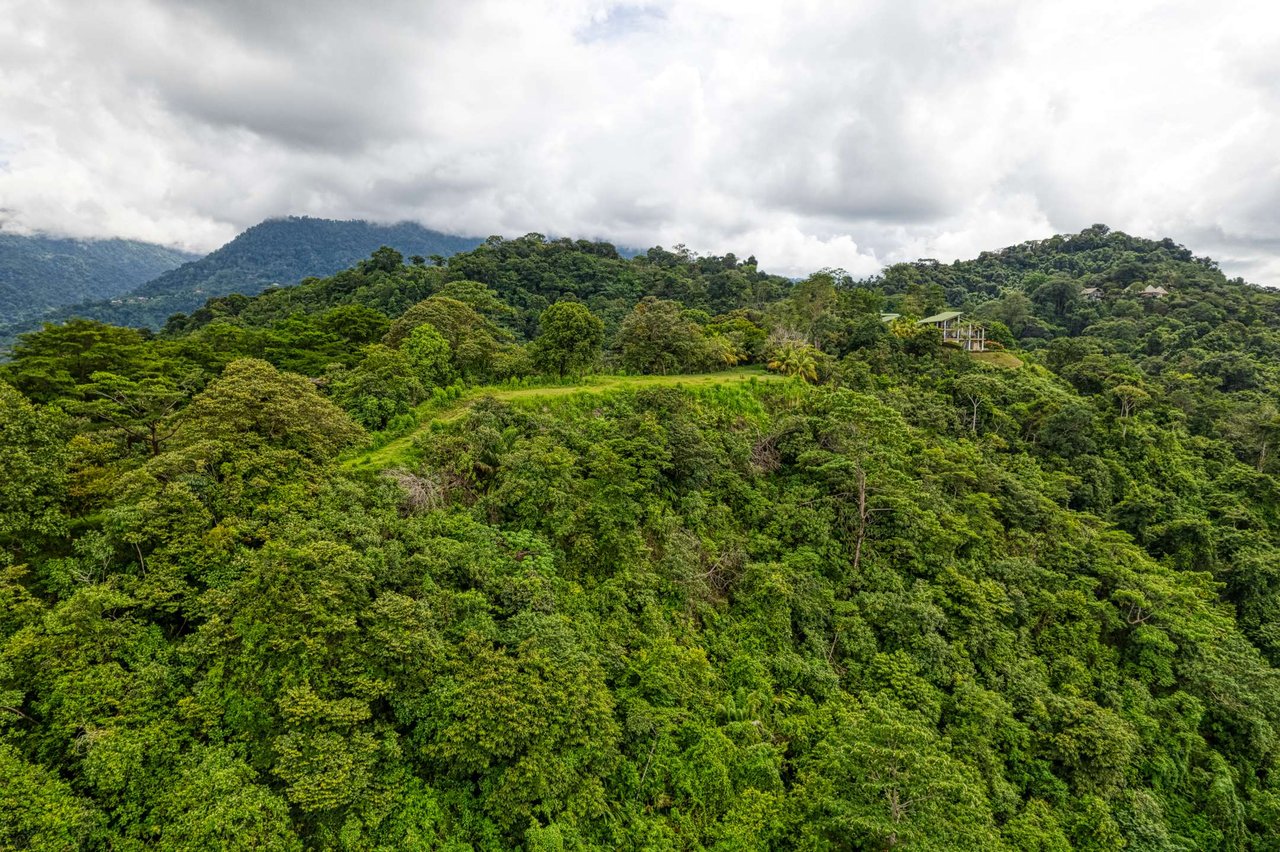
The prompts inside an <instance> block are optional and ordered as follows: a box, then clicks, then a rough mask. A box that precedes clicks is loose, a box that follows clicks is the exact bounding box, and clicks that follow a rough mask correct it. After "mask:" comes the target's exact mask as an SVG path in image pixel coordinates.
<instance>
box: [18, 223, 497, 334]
mask: <svg viewBox="0 0 1280 852" xmlns="http://www.w3.org/2000/svg"><path fill="white" fill-rule="evenodd" d="M481 242H483V240H482V239H481V238H479V237H459V236H454V235H451V234H444V233H441V232H439V231H432V230H429V229H427V228H424V227H422V226H421V225H418V224H415V223H412V222H401V223H399V224H396V225H378V224H374V223H371V222H366V221H363V220H335V219H314V218H310V217H305V216H290V217H286V218H280V219H268V220H266V221H265V222H262V223H260V224H257V225H254V226H253V227H252V228H249V229H248V230H246V231H244V232H243V233H241V234H240V235H239V236H237V237H236V238H235V239H233V240H232V241H231V242H229V243H227V244H226V245H224V246H223V247H222V248H220V249H217V250H216V251H213V252H211V253H210V254H208V255H206V256H204V257H202V258H199V259H198V260H192V261H191V262H189V263H184V264H182V265H181V266H178V267H177V268H169V269H167V270H165V271H163V272H162V273H161V274H159V275H157V276H153V277H152V278H151V279H149V280H146V281H145V282H140V283H139V284H138V285H136V286H135V287H134V288H133V289H130V290H129V291H127V292H120V293H117V294H114V295H115V298H106V299H102V298H99V299H96V300H92V301H89V300H86V301H81V302H80V303H78V304H71V305H69V306H66V307H61V308H58V309H56V310H53V311H49V312H47V313H45V314H44V315H42V316H38V317H27V318H26V319H27V320H28V321H27V322H24V323H20V324H18V325H10V326H9V327H7V328H0V340H3V339H6V338H9V339H11V338H12V337H13V336H14V335H16V334H19V333H21V332H23V331H27V330H30V329H31V328H35V327H37V326H38V325H39V322H62V321H65V320H67V319H70V318H72V317H85V318H89V319H97V320H101V321H103V322H108V323H113V324H116V325H125V326H140V327H148V328H152V329H158V328H160V327H161V326H163V325H164V323H165V321H166V320H167V319H168V318H169V317H170V316H172V315H173V314H177V313H189V312H191V311H193V310H195V309H197V308H199V307H200V306H202V305H203V304H204V303H205V301H206V300H208V299H210V298H213V297H215V296H225V295H228V294H230V293H243V294H244V295H247V296H253V295H256V294H258V293H261V292H262V291H263V290H266V289H267V288H269V287H272V286H274V285H287V284H296V283H298V282H299V281H302V280H303V279H305V278H310V277H324V276H328V275H332V274H334V273H335V272H338V271H340V270H343V269H346V268H348V267H350V266H352V265H353V264H354V263H356V262H357V261H359V260H361V259H363V258H365V257H368V256H369V255H370V254H371V253H372V252H373V251H374V250H375V249H377V248H379V247H380V246H383V245H388V246H391V247H392V248H394V249H396V250H398V251H399V252H401V253H402V254H403V255H404V256H405V257H412V256H414V255H422V256H424V257H429V256H430V255H434V254H438V255H443V256H449V255H452V254H455V253H457V252H459V251H466V250H468V249H472V248H475V247H476V246H477V245H479V244H480V243H481Z"/></svg>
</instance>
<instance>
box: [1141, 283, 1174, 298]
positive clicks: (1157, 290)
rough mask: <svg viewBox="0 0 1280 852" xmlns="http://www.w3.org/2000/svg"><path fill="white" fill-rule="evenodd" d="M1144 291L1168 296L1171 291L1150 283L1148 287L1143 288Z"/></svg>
mask: <svg viewBox="0 0 1280 852" xmlns="http://www.w3.org/2000/svg"><path fill="white" fill-rule="evenodd" d="M1142 292H1143V293H1152V294H1159V295H1161V296H1167V295H1169V291H1168V290H1166V289H1164V288H1163V287H1152V286H1151V285H1150V284H1148V285H1147V286H1146V288H1145V289H1143V291H1142Z"/></svg>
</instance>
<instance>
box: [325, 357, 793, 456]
mask: <svg viewBox="0 0 1280 852" xmlns="http://www.w3.org/2000/svg"><path fill="white" fill-rule="evenodd" d="M786 380H787V379H786V377H785V376H780V375H777V374H776V373H769V372H766V371H764V370H762V369H760V368H758V367H740V368H737V369H732V370H722V371H720V372H718V373H694V374H690V375H672V376H592V377H590V378H588V379H587V380H584V381H583V382H581V383H580V384H573V385H544V386H540V387H539V386H535V387H528V388H511V387H503V386H501V385H483V386H481V387H476V388H469V389H468V390H467V391H466V392H464V393H463V395H462V396H460V397H457V398H456V399H452V400H449V401H448V402H447V403H445V404H443V405H441V404H439V403H434V402H426V403H423V404H422V405H420V406H418V408H417V413H418V415H419V416H418V425H417V426H416V427H415V428H414V429H412V430H410V431H409V432H406V433H405V434H404V435H401V436H399V437H398V438H395V439H393V440H391V441H389V442H388V443H386V444H384V445H383V446H381V447H378V448H377V449H362V450H358V451H354V452H352V453H350V454H348V455H347V457H346V458H344V459H343V460H342V466H343V467H345V468H348V469H351V470H385V469H387V468H390V467H394V466H395V465H396V463H397V462H399V461H400V460H402V459H403V457H404V455H405V454H406V453H407V452H408V451H410V450H411V449H412V447H413V440H414V438H416V437H417V436H418V435H419V434H421V433H422V432H423V431H424V430H426V429H429V428H431V424H432V423H436V422H441V421H447V420H451V419H453V418H455V417H457V416H459V415H460V414H461V413H462V412H463V411H464V410H465V409H467V408H470V407H471V406H472V405H473V404H474V403H475V402H477V401H478V400H481V399H486V398H493V399H520V400H533V399H543V398H554V397H561V396H570V395H573V394H579V393H605V392H607V391H614V390H623V389H627V388H645V387H691V388H697V387H710V386H712V385H722V384H731V383H734V382H750V381H765V382H770V381H786Z"/></svg>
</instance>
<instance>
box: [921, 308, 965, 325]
mask: <svg viewBox="0 0 1280 852" xmlns="http://www.w3.org/2000/svg"><path fill="white" fill-rule="evenodd" d="M960 315H961V311H943V312H942V313H940V314H934V315H933V316H931V317H925V318H924V319H922V320H920V323H919V324H920V325H933V324H934V323H939V322H947V321H949V320H953V319H956V318H958V317H959V316H960Z"/></svg>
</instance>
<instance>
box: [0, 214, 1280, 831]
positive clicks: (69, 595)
mask: <svg viewBox="0 0 1280 852" xmlns="http://www.w3.org/2000/svg"><path fill="white" fill-rule="evenodd" d="M1149 282H1161V283H1162V284H1163V285H1164V286H1165V287H1166V289H1168V290H1169V291H1170V295H1169V296H1167V297H1164V298H1152V297H1149V296H1142V295H1140V291H1141V290H1142V288H1143V287H1145V286H1146V283H1149ZM1085 285H1089V286H1096V287H1099V289H1101V290H1102V291H1103V292H1104V293H1105V297H1104V298H1102V299H1100V300H1098V299H1092V298H1089V297H1086V296H1084V295H1083V288H1084V286H1085ZM570 296H572V297H573V298H572V299H571V298H569V297H570ZM947 304H951V305H954V306H958V307H962V308H963V309H964V310H966V311H971V312H973V313H976V314H978V315H980V316H988V317H995V318H997V319H991V320H988V322H989V328H996V326H995V325H994V324H995V323H996V322H999V323H1001V326H1000V327H999V329H997V330H1000V329H1003V330H1000V335H1001V336H1002V337H1004V338H1005V339H1007V340H1008V342H1009V343H1010V344H1011V345H1013V346H1014V347H1016V351H1017V355H1016V357H1014V356H1010V357H1009V359H1008V360H1002V361H1001V362H1000V363H1002V364H1004V365H1006V367H1007V368H1001V367H997V366H992V365H991V364H990V363H988V360H989V359H988V360H984V359H980V358H976V357H973V356H971V355H970V354H969V353H966V352H963V351H960V350H958V349H956V348H954V347H951V346H947V345H944V344H943V343H942V341H941V340H940V338H939V335H938V334H937V332H936V330H933V329H929V328H926V327H923V326H920V325H918V324H916V323H915V322H914V321H913V320H912V317H913V316H919V315H921V314H922V313H924V312H925V311H934V310H937V309H939V308H940V307H942V306H944V305H947ZM1278 307H1280V297H1277V296H1276V294H1275V293H1272V292H1270V291H1264V290H1261V289H1258V288H1253V287H1250V286H1248V285H1246V284H1244V283H1243V282H1238V281H1237V282H1232V281H1228V280H1226V279H1225V278H1224V277H1223V276H1222V275H1221V274H1220V273H1219V272H1217V270H1216V269H1215V268H1214V267H1213V266H1212V264H1211V263H1209V262H1207V261H1203V260H1199V259H1196V258H1193V257H1191V256H1190V255H1189V253H1186V252H1185V250H1183V249H1181V248H1180V247H1178V246H1176V245H1174V244H1172V243H1168V242H1160V243H1155V242H1150V241H1143V240H1137V239H1135V238H1132V237H1128V236H1126V235H1120V234H1114V233H1112V232H1109V231H1105V230H1104V229H1098V228H1095V229H1090V230H1089V231H1086V232H1084V233H1083V234H1080V235H1074V236H1069V237H1059V238H1054V239H1052V240H1048V241H1043V242H1041V243H1035V244H1028V245H1025V246H1020V247H1014V248H1012V249H1006V250H1004V251H1002V252H995V253H989V254H986V255H983V256H982V257H980V258H978V259H977V260H975V261H969V262H965V263H960V264H954V265H951V266H942V265H938V264H933V263H928V262H921V263H917V264H906V265H899V266H895V267H891V268H890V269H888V270H886V272H885V274H884V275H883V276H881V277H879V278H877V279H873V280H869V281H860V282H855V281H851V280H849V279H848V277H847V276H844V275H843V274H842V273H839V271H838V270H825V271H823V272H820V273H817V274H815V275H814V276H811V277H810V278H808V279H806V280H805V281H802V282H797V283H796V284H794V285H790V284H787V283H786V282H782V281H780V280H777V279H774V278H772V277H770V276H765V275H763V274H762V273H759V272H758V271H757V270H756V269H755V264H754V262H747V263H740V262H738V261H737V260H736V259H734V258H732V257H726V258H698V257H696V256H694V255H692V254H691V253H688V252H682V251H680V250H677V251H675V252H666V251H664V250H661V249H655V250H652V251H650V252H649V253H648V254H647V255H645V256H642V257H639V258H633V259H631V260H625V259H623V258H621V257H619V256H618V255H617V253H616V251H615V250H613V248H612V247H610V246H607V245H606V244H600V243H585V242H579V243H574V242H571V241H558V240H557V241H547V240H545V239H544V238H541V237H538V236H537V235H530V236H528V237H523V238H520V239H519V240H511V241H503V240H490V241H489V242H487V243H485V244H484V245H483V246H481V247H479V248H477V249H476V250H475V251H473V252H469V253H465V254H462V255H458V256H456V257H455V258H451V259H450V260H449V261H448V262H447V263H446V264H442V265H437V266H429V265H427V264H425V262H424V263H414V262H412V261H411V262H410V263H408V264H406V263H405V262H404V259H403V257H401V256H399V254H398V253H397V252H395V251H394V250H390V249H388V250H379V251H377V252H375V253H374V254H373V255H372V256H370V257H369V258H368V259H367V260H365V261H362V262H361V263H360V264H358V265H357V266H355V267H353V268H352V269H349V270H346V271H344V272H341V273H338V274H337V275H334V276H332V277H330V278H327V279H323V280H313V281H309V282H307V283H304V284H302V285H299V286H298V287H293V288H283V289H280V290H276V291H272V292H269V293H264V294H263V295H261V296H259V297H257V298H252V299H250V298H243V299H215V300H211V301H210V302H209V303H208V304H207V305H206V307H205V308H204V309H202V310H201V311H198V312H196V313H195V314H193V315H192V316H190V317H187V318H182V319H179V320H175V321H174V322H173V323H170V325H169V326H168V327H167V328H166V330H165V331H164V332H163V333H161V334H159V335H156V336H148V335H144V334H142V333H140V332H137V331H132V330H128V329H120V328H115V327H112V326H107V325H103V324H100V323H93V322H88V321H80V322H76V323H71V324H68V325H65V326H53V327H49V328H46V329H45V330H43V331H40V332H37V333H34V334H32V335H29V336H27V337H25V338H23V340H22V341H21V342H20V345H19V346H17V347H16V348H15V353H14V354H15V357H14V359H13V361H12V362H11V363H10V364H7V365H5V366H4V367H3V379H4V381H3V383H0V473H2V474H3V476H0V777H2V778H5V779H6V781H7V782H8V783H7V784H0V833H2V834H3V838H4V842H5V845H9V846H15V847H19V848H21V847H32V848H89V849H98V848H101V849H107V848H140V847H143V846H158V847H160V848H172V849H187V848H211V849H212V848H236V847H237V846H239V847H244V848H271V849H301V848H325V849H327V848H343V849H392V848H455V849H461V848H473V849H506V848H520V847H523V848H536V849H564V848H681V849H701V848H720V849H769V848H777V849H792V848H805V849H809V848H860V849H863V848H865V849H884V848H897V847H902V848H919V849H939V850H941V849H983V850H986V849H1046V850H1069V849H1098V850H1102V849H1108V850H1109V849H1116V848H1135V849H1169V850H1173V849H1200V848H1204V849H1234V850H1263V849H1270V848H1274V838H1275V837H1276V836H1277V832H1280V780H1278V779H1280V701H1277V697H1280V671H1278V670H1277V667H1276V666H1277V663H1280V632H1278V631H1277V628H1276V625H1277V624H1280V573H1278V571H1280V569H1277V567H1276V566H1278V565H1280V480H1278V479H1277V476H1278V475H1280V470H1278V469H1277V467H1276V464H1277V462H1276V452H1275V443H1276V440H1277V438H1278V437H1280V433H1277V428H1278V426H1277V424H1278V422H1280V420H1278V418H1277V413H1276V406H1275V402H1274V400H1275V398H1276V393H1277V390H1280V375H1278V374H1277V367H1276V363H1277V362H1276V359H1275V356H1276V354H1280V319H1277V318H1278V317H1280V312H1278V311H1277V308H1278ZM886 308H887V309H889V310H891V311H893V312H896V313H899V314H902V317H901V318H899V319H898V320H896V321H892V322H884V321H882V318H881V316H880V312H881V311H882V310H885V309H886ZM596 317H598V318H599V319H598V320H597V319H595V318H596ZM1000 354H1002V355H1005V354H1007V353H1000ZM771 362H772V363H771ZM733 363H743V364H753V365H759V366H755V367H753V368H751V369H752V370H755V371H759V370H760V369H761V368H762V367H763V366H765V365H771V366H772V368H773V369H774V370H778V371H781V372H783V373H785V374H787V375H789V376H792V377H793V378H788V379H783V378H780V377H770V379H771V380H769V381H756V382H752V381H740V380H735V381H733V382H728V381H726V382H723V383H719V384H717V383H715V382H713V381H699V382H698V383H697V384H696V385H695V384H693V383H690V382H689V381H688V379H687V378H686V377H683V376H679V377H674V376H673V377H672V378H671V379H669V380H662V381H667V382H669V383H670V384H667V385H659V384H657V382H658V381H659V380H656V379H654V380H645V381H650V385H649V386H643V385H641V384H639V380H631V379H627V380H624V379H622V378H618V379H616V380H615V383H614V384H611V385H603V384H601V385H591V384H583V383H581V382H577V383H570V382H569V381H567V380H566V379H565V378H564V377H565V375H566V374H572V373H574V372H575V371H577V370H581V369H586V368H588V367H598V368H599V369H603V370H608V369H615V368H624V369H626V370H630V371H645V372H655V373H681V372H686V371H690V370H693V369H708V368H709V367H712V366H717V365H721V364H724V365H728V364H733ZM774 365H776V366H774ZM536 371H544V372H545V373H548V374H551V375H549V376H546V377H544V378H542V379H538V376H537V372H536ZM752 374H753V375H754V374H755V373H752ZM733 375H734V376H735V377H736V378H737V379H741V377H742V373H734V374H733ZM535 379H537V380H538V382H539V385H538V386H535V387H529V384H530V383H532V382H533V381H534V380H535ZM460 380H461V381H466V382H469V383H471V385H472V387H471V388H467V389H466V393H465V395H464V396H462V397H461V398H459V395H460V394H462V392H463V391H462V386H461V385H459V384H454V383H455V382H458V381H460ZM626 381H635V382H636V384H635V385H627V384H626ZM482 382H485V383H505V385H504V391H503V394H502V395H503V396H504V399H497V398H493V397H485V396H484V390H483V388H478V387H476V385H479V384H480V383H482ZM677 382H679V383H683V384H684V386H678V385H677ZM547 384H550V385H552V387H551V388H550V390H551V391H556V393H550V392H548V389H547V388H546V385H547ZM464 402H470V403H471V404H470V405H465V404H464ZM432 413H434V414H438V415H439V416H438V417H432V418H430V419H428V415H429V414H432ZM362 426H363V427H364V428H361V427H362ZM418 427H421V428H418ZM365 430H370V431H372V432H375V433H376V434H373V435H370V434H368V433H367V432H366V431H365ZM392 437H395V438H396V440H397V441H399V442H401V444H400V446H403V452H401V451H399V450H397V454H396V456H395V458H396V459H397V463H403V466H402V467H400V468H397V469H396V470H393V471H387V472H385V475H384V474H382V473H379V472H376V471H375V472H366V471H364V470H362V469H361V468H360V466H359V465H358V464H356V463H354V460H358V459H359V458H360V457H361V453H362V450H361V449H360V447H361V446H364V445H371V446H373V447H379V446H383V444H382V443H379V442H385V441H387V440H389V439H390V438H392ZM371 442H372V443H371ZM344 454H348V455H345V456H344ZM348 461H352V463H347V462H348Z"/></svg>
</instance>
